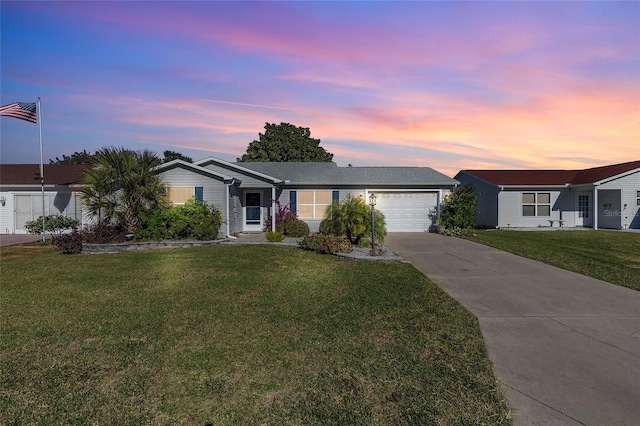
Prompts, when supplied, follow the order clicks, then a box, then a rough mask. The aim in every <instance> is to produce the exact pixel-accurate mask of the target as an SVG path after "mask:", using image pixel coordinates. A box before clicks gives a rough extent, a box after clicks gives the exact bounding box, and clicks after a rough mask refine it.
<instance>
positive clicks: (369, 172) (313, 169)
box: [235, 162, 458, 186]
mask: <svg viewBox="0 0 640 426" xmlns="http://www.w3.org/2000/svg"><path fill="white" fill-rule="evenodd" d="M235 164H237V165H239V166H242V167H244V168H246V169H250V170H254V171H256V172H259V173H263V174H266V175H269V176H273V177H277V178H279V179H282V180H285V181H289V182H290V183H291V184H298V185H310V184H315V185H379V186H385V185H393V186H401V185H407V186H416V185H455V184H457V183H458V181H457V180H455V179H452V178H450V177H448V176H446V175H444V174H442V173H440V172H437V171H435V170H433V169H431V168H429V167H338V166H337V164H336V163H333V162H325V163H303V162H300V163H259V162H256V163H251V162H247V163H235Z"/></svg>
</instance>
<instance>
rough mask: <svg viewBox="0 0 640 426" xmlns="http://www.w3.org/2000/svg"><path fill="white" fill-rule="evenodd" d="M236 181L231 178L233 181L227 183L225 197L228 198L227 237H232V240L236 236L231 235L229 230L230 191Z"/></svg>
mask: <svg viewBox="0 0 640 426" xmlns="http://www.w3.org/2000/svg"><path fill="white" fill-rule="evenodd" d="M234 182H235V179H231V182H229V183H225V185H226V186H227V192H226V194H225V198H226V206H227V215H226V216H227V217H226V222H227V238H230V239H232V240H235V239H236V237H234V236H233V235H231V233H230V232H229V216H230V215H229V210H230V209H229V207H230V206H229V193H230V192H231V185H233V183H234Z"/></svg>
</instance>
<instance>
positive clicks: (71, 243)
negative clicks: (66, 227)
mask: <svg viewBox="0 0 640 426" xmlns="http://www.w3.org/2000/svg"><path fill="white" fill-rule="evenodd" d="M53 246H54V247H55V248H56V249H57V250H58V251H60V252H62V253H63V254H78V253H81V252H82V233H81V232H78V231H77V230H75V229H74V230H73V231H72V232H71V233H70V234H62V235H59V236H58V237H57V238H56V239H55V240H54V241H53Z"/></svg>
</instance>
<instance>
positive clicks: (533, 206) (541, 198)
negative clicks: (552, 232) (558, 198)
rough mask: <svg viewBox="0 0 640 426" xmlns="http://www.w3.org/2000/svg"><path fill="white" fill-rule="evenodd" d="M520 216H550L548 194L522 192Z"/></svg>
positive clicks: (549, 197)
mask: <svg viewBox="0 0 640 426" xmlns="http://www.w3.org/2000/svg"><path fill="white" fill-rule="evenodd" d="M522 216H551V194H550V193H549V192H524V193H523V194H522Z"/></svg>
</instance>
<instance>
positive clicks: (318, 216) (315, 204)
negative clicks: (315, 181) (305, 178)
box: [296, 189, 333, 220]
mask: <svg viewBox="0 0 640 426" xmlns="http://www.w3.org/2000/svg"><path fill="white" fill-rule="evenodd" d="M318 192H326V193H328V194H329V203H318V202H317V198H318V197H317V193H318ZM296 193H297V194H296V204H297V205H296V210H297V212H296V213H297V215H298V218H299V219H301V220H322V219H323V218H324V213H325V212H326V211H327V207H329V206H331V204H332V203H333V201H332V200H333V190H331V189H298V190H296ZM302 193H313V201H312V203H301V202H300V200H301V196H300V195H301V194H302ZM301 206H305V207H307V208H308V207H309V206H311V210H312V212H313V215H312V217H303V216H301V215H300V207H301ZM318 207H324V208H323V209H322V212H321V213H320V214H318Z"/></svg>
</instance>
